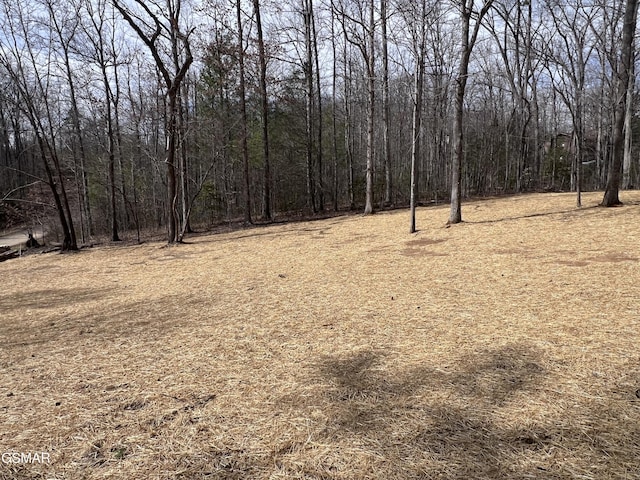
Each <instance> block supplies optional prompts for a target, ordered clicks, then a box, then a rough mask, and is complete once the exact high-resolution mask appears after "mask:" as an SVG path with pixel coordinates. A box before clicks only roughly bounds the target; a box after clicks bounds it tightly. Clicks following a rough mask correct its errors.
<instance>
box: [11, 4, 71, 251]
mask: <svg viewBox="0 0 640 480" xmlns="http://www.w3.org/2000/svg"><path fill="white" fill-rule="evenodd" d="M0 7H1V8H2V14H3V16H4V22H3V24H2V27H0V28H2V34H3V37H4V39H5V42H6V44H5V48H3V49H1V50H0V66H2V68H3V69H4V73H5V75H7V76H8V77H9V78H10V79H11V80H12V83H13V85H14V87H15V89H16V91H17V96H16V100H17V104H16V107H17V108H18V109H20V110H21V111H22V112H23V113H24V115H25V117H26V118H27V119H28V121H29V123H30V124H31V128H32V129H33V135H34V136H35V141H36V144H37V146H38V152H39V156H40V159H41V161H42V165H43V167H44V169H45V172H46V182H47V184H48V185H49V188H50V189H51V193H52V195H53V199H54V203H55V207H56V210H57V212H58V218H59V221H60V227H61V229H62V236H63V240H62V250H63V251H67V250H77V248H78V245H77V239H76V232H75V228H74V224H73V216H72V213H71V207H70V204H69V199H68V195H67V189H66V186H65V185H66V179H65V174H64V171H63V166H62V164H61V161H60V155H59V147H58V138H57V133H56V131H57V124H58V122H59V119H57V118H56V115H55V103H56V101H57V99H58V96H57V95H56V93H55V85H54V80H55V75H54V74H53V72H52V71H51V70H52V68H53V66H54V64H55V61H54V57H55V54H54V53H55V52H53V50H52V43H53V42H51V41H50V37H49V35H50V34H49V32H44V35H43V37H39V36H38V35H34V34H33V29H35V28H37V25H34V21H33V19H31V18H29V17H28V14H27V12H25V11H24V9H23V6H22V5H21V4H20V3H13V2H11V4H9V3H7V2H5V1H3V2H2V3H1V4H0ZM39 40H44V41H43V42H38V41H39Z"/></svg>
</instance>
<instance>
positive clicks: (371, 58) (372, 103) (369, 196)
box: [363, 0, 376, 215]
mask: <svg viewBox="0 0 640 480" xmlns="http://www.w3.org/2000/svg"><path fill="white" fill-rule="evenodd" d="M369 8H370V10H369V28H368V31H367V34H368V37H369V38H368V53H367V55H366V58H365V63H366V66H367V76H368V78H367V169H366V178H365V181H366V193H365V206H364V214H365V215H370V214H372V213H373V162H374V158H373V155H374V138H373V130H374V123H375V113H376V112H375V108H376V83H375V18H374V5H373V0H371V3H370V5H369ZM363 53H364V49H363Z"/></svg>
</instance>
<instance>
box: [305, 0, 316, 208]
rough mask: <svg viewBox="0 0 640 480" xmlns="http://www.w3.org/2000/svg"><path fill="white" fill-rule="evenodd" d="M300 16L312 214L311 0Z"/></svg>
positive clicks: (312, 95) (308, 190)
mask: <svg viewBox="0 0 640 480" xmlns="http://www.w3.org/2000/svg"><path fill="white" fill-rule="evenodd" d="M302 16H303V20H304V44H305V60H304V65H303V68H302V70H303V72H304V79H305V86H306V108H305V120H306V124H305V133H306V140H307V142H306V143H307V145H306V154H307V205H308V207H309V209H310V210H311V212H312V213H316V212H317V211H318V209H317V207H316V182H315V167H314V164H313V144H314V142H313V97H314V91H313V48H312V43H311V42H312V40H311V0H303V4H302Z"/></svg>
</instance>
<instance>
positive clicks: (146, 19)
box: [113, 0, 193, 243]
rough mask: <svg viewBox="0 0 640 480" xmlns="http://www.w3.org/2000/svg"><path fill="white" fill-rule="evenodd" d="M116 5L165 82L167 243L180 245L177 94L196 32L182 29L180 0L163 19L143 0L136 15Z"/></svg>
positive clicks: (172, 1)
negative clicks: (166, 49) (166, 54)
mask: <svg viewBox="0 0 640 480" xmlns="http://www.w3.org/2000/svg"><path fill="white" fill-rule="evenodd" d="M113 2H114V5H115V7H116V8H117V9H118V11H119V12H120V14H121V15H122V16H123V18H124V19H125V20H126V21H127V23H128V24H129V25H130V26H131V28H132V29H133V30H134V31H135V32H136V34H137V35H138V37H140V39H141V40H142V42H143V43H144V44H145V45H146V46H147V48H148V49H149V52H150V53H151V55H152V56H153V59H154V61H155V64H156V67H157V69H158V70H159V72H160V74H161V76H162V79H163V81H164V86H165V95H166V98H167V101H168V104H167V121H166V125H167V127H166V128H167V133H166V135H167V143H166V150H165V153H166V155H165V162H166V165H167V194H168V195H167V223H168V241H169V243H177V242H179V241H180V229H179V216H178V188H177V183H176V180H177V175H176V172H177V168H176V167H177V166H176V153H177V143H178V137H179V130H178V113H179V112H178V95H179V93H180V85H181V83H182V81H183V80H184V78H185V76H186V75H187V72H188V70H189V67H190V66H191V64H192V63H193V55H192V53H191V46H190V43H189V36H190V34H191V32H192V31H193V30H190V31H188V32H187V33H184V32H183V31H181V29H180V28H181V27H180V13H181V0H166V4H165V9H164V10H165V11H164V13H165V18H160V17H159V16H158V15H157V14H156V13H155V12H154V11H153V10H152V9H151V8H150V6H149V5H148V4H147V3H146V2H145V1H143V0H135V4H136V5H138V6H139V7H140V9H141V11H140V13H134V12H133V11H132V10H131V9H130V8H129V6H128V5H125V4H123V3H121V2H120V0H113ZM162 40H164V41H167V42H169V51H170V52H172V54H171V56H170V58H168V59H167V58H163V53H162V52H163V50H162V47H161V46H160V44H159V43H160V42H161V41H162ZM180 57H182V59H181V60H178V63H176V59H179V58H180Z"/></svg>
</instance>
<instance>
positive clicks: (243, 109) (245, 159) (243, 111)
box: [236, 0, 253, 225]
mask: <svg viewBox="0 0 640 480" xmlns="http://www.w3.org/2000/svg"><path fill="white" fill-rule="evenodd" d="M236 20H237V23H238V65H239V69H240V115H241V119H240V143H241V145H242V177H243V178H242V179H243V187H244V222H245V223H246V224H249V225H250V224H252V223H253V220H252V219H251V183H250V177H249V145H248V142H247V137H248V133H247V130H248V127H247V124H248V118H247V94H246V82H245V68H244V57H245V54H244V35H243V28H242V8H241V2H240V0H237V1H236Z"/></svg>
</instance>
